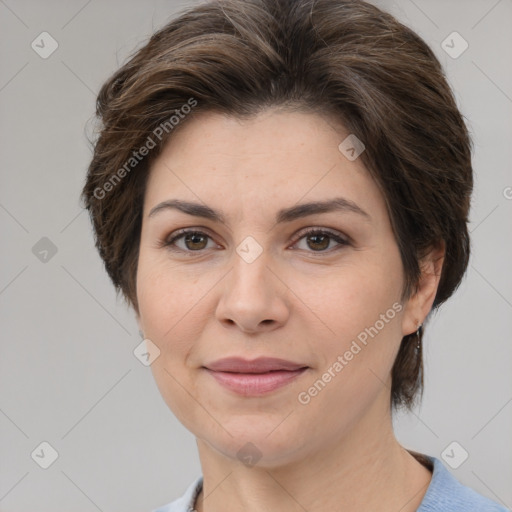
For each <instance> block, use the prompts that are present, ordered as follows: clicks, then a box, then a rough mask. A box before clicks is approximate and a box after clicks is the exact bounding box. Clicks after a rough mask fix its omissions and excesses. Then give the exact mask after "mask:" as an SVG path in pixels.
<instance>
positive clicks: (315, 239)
mask: <svg viewBox="0 0 512 512" xmlns="http://www.w3.org/2000/svg"><path fill="white" fill-rule="evenodd" d="M302 240H306V244H305V245H306V246H305V247H304V246H302V247H298V248H299V249H302V250H306V251H309V252H331V249H330V248H329V246H330V245H331V242H333V241H334V242H335V244H337V246H338V247H336V246H335V247H333V248H332V250H336V249H339V248H340V247H343V246H346V245H349V242H348V241H347V240H345V239H344V238H342V237H341V236H340V235H338V234H337V233H333V232H331V231H325V230H322V229H310V230H309V231H307V232H305V233H302V236H300V235H299V239H298V241H297V242H296V243H295V245H299V244H300V242H301V241H302Z"/></svg>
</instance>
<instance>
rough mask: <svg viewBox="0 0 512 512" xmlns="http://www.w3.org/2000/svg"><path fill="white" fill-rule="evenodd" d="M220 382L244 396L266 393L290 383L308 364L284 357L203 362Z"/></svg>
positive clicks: (233, 358)
mask: <svg viewBox="0 0 512 512" xmlns="http://www.w3.org/2000/svg"><path fill="white" fill-rule="evenodd" d="M205 368H206V370H207V371H208V373H210V375H212V377H214V378H215V380H216V381H217V382H218V383H219V384H221V385H222V386H224V387H226V388H228V389H230V390H231V391H234V392H235V393H238V394H240V395H243V396H257V395H261V394H264V393H269V392H270V391H274V390H276V389H278V388H281V387H283V386H285V385H286V384H288V383H290V382H291V381H292V380H294V379H295V378H296V377H298V376H299V375H301V374H302V373H303V372H304V371H305V370H306V369H307V366H305V365H302V364H297V363H293V362H291V361H286V360H284V359H276V358H270V357H260V358H258V359H254V360H252V361H249V360H246V359H242V358H238V357H229V358H226V359H219V360H218V361H214V362H213V363H209V364H207V365H205Z"/></svg>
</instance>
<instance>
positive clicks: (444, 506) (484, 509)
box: [417, 456, 510, 512]
mask: <svg viewBox="0 0 512 512" xmlns="http://www.w3.org/2000/svg"><path fill="white" fill-rule="evenodd" d="M427 457H428V456H427ZM428 459H429V460H430V462H431V463H432V465H433V474H432V480H431V482H430V485H429V487H428V489H427V492H426V494H425V496H424V498H423V501H422V502H421V505H420V507H419V508H418V510H417V512H434V511H435V512H443V511H446V512H468V511H472V512H510V511H509V510H508V509H507V508H505V507H504V506H502V505H500V504H498V503H497V502H495V501H493V500H491V499H489V498H486V497H485V496H483V495H481V494H479V493H477V492H476V491H475V490H473V489H471V488H470V487H467V486H466V485H463V484H462V483H460V482H459V481H458V480H457V479H456V478H455V477H454V476H453V475H452V474H451V473H450V472H449V471H448V469H447V468H445V466H444V465H443V463H442V462H441V461H440V460H439V459H437V458H436V457H428Z"/></svg>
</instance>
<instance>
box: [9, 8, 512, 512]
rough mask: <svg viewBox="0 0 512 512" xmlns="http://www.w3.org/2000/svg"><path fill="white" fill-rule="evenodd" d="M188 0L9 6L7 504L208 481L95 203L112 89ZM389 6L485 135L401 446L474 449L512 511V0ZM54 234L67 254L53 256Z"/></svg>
mask: <svg viewBox="0 0 512 512" xmlns="http://www.w3.org/2000/svg"><path fill="white" fill-rule="evenodd" d="M190 4H191V2H189V5H190ZM185 5H187V4H186V3H184V2H177V1H167V2H163V1H147V0H146V1H143V0H137V1H136V0H130V1H121V0H115V1H108V2H105V1H103V2H100V1H99V0H92V1H85V0H80V1H78V0H74V1H67V2H64V1H55V0H53V1H44V2H41V1H39V2H38V1H35V0H31V1H28V0H19V1H14V0H5V1H3V0H0V34H1V36H0V37H1V39H2V44H1V47H0V70H1V75H0V141H1V150H2V159H1V188H0V225H1V228H2V253H1V254H2V256H1V265H0V315H1V322H2V323H1V325H2V328H1V333H2V345H1V358H0V429H1V436H0V446H1V456H0V510H1V511H9V512H13V511H27V510H38V511H40V512H46V511H52V512H60V511H68V510H73V511H76V512H78V511H83V512H88V511H95V510H100V511H110V510H124V511H126V512H135V511H143V510H146V511H149V510H151V509H152V508H154V507H157V506H158V505H161V504H163V503H167V502H169V501H171V500H172V499H174V498H175V497H177V496H179V495H181V494H182V493H183V491H184V489H185V487H186V486H188V485H189V484H190V482H191V481H192V480H193V479H194V478H195V477H196V476H198V474H199V473H200V466H199V461H198V457H197V453H196V444H195V439H194V437H193V436H192V435H191V434H190V433H189V432H188V431H187V430H185V428H184V427H182V426H181V424H179V423H178V421H177V420H176V419H175V418H174V416H173V414H172V413H171V412H170V411H169V410H168V408H167V406H166V405H165V404H164V402H163V400H162V399H161V397H160V394H159V392H158V390H157V388H156V385H155V383H154V382H153V379H152V375H151V371H150V368H148V367H145V366H143V365H142V364H141V363H140V362H139V361H138V360H137V359H136V358H135V357H134V355H133V350H134V348H135V347H136V346H137V345H138V344H139V342H140V339H139V335H138V328H137V324H136V322H135V319H134V317H133V314H132V312H131V311H130V310H128V309H127V307H126V306H125V305H124V303H123V302H122V300H121V299H119V300H117V301H116V296H115V293H114V289H113V287H112V286H111V284H110V282H109V281H108V278H107V275H106V273H105V271H104V270H103V267H102V263H101V261H100V259H99V256H98V255H97V254H96V251H95V249H94V246H93V238H92V232H91V227H90V224H89V220H88V216H87V214H86V213H85V212H84V211H82V210H81V208H80V206H79V202H78V195H79V193H80V190H81V187H82V185H83V181H84V176H85V171H86V167H87V165H88V161H89V158H90V149H89V147H88V144H87V142H86V138H85V127H86V124H87V123H88V122H89V121H90V120H91V118H92V115H93V113H94V102H95V94H96V93H97V91H98V90H99V87H100V85H101V84H102V83H103V81H104V80H105V79H106V78H107V77H108V76H109V75H110V74H111V73H112V72H113V71H114V70H115V69H116V68H117V67H118V66H119V65H120V64H121V63H122V62H123V61H124V59H125V58H126V57H127V56H128V54H129V53H131V52H132V51H133V50H134V49H135V48H136V47H139V46H140V45H142V44H143V43H144V42H145V41H146V39H147V37H148V36H149V35H150V34H151V33H152V32H153V30H154V29H156V28H159V27H160V26H162V25H163V24H164V23H166V21H168V20H169V18H170V16H172V14H173V13H174V12H176V11H177V10H178V9H181V8H182V7H184V6H185ZM378 5H379V6H381V7H383V8H385V9H386V10H388V11H390V12H392V13H393V14H394V15H396V16H397V17H398V18H399V19H400V20H401V21H403V22H404V23H405V24H407V25H409V26H411V27H412V28H413V29H414V30H416V31H417V32H418V33H419V34H420V35H421V36H422V37H423V38H424V39H425V40H426V41H427V43H429V44H430V45H431V47H432V48H433V49H434V51H435V52H436V54H437V55H438V57H439V58H440V60H441V62H442V64H443V65H444V67H445V69H446V72H447V75H448V78H449V81H450V83H451V84H452V86H453V88H454V89H455V93H456V97H457V101H458V103H459V107H460V108H461V110H462V112H463V113H464V115H465V117H466V118H467V122H468V126H469V128H470V131H471V132H472V134H473V138H474V142H475V152H474V160H473V162H474V168H475V171H476V190H475V194H474V202H473V207H472V212H471V230H472V237H473V255H472V260H471V264H470V267H469V271H468V274H467V278H466V279H465V281H464V282H463V284H462V286H461V287H460V289H459V291H458V292H457V294H456V295H455V296H454V298H453V299H452V300H451V301H450V302H449V303H447V304H446V305H445V306H444V307H443V309H442V310H441V311H440V312H439V313H438V314H437V315H436V316H435V317H434V318H433V320H432V322H431V325H430V326H429V328H428V330H427V335H426V340H425V357H426V363H425V364H426V378H425V380H426V391H425V396H424V401H423V404H422V406H421V407H420V408H418V409H417V410H415V412H414V413H413V414H408V415H403V414H401V415H399V416H397V417H396V421H395V424H396V432H397V436H398V438H399V439H400V441H401V442H402V443H403V444H404V445H405V446H406V447H408V448H412V449H415V450H418V451H421V452H424V453H428V454H431V455H435V456H437V457H439V458H441V454H442V452H443V451H444V450H445V448H446V447H447V446H448V445H449V444H450V443H452V442H453V441H457V442H458V443H459V444H460V445H461V446H462V447H463V448H464V449H465V450H467V452H468V453H469V458H468V459H467V460H466V461H465V462H464V463H463V464H462V465H461V466H460V467H459V468H458V469H450V471H451V472H452V473H453V474H454V475H455V476H456V477H457V478H458V479H459V480H460V481H462V482H463V483H465V484H466V485H469V486H471V487H473V488H474V489H476V490H477V491H479V492H480V493H482V494H484V495H486V496H489V497H491V498H492V499H494V500H496V501H499V502H501V503H503V504H505V505H506V506H508V507H509V508H510V507H512V485H511V482H512V456H511V455H512V440H511V432H512V377H511V374H512V372H511V371H510V366H511V361H512V344H511V343H510V332H511V327H512V315H511V312H512V311H511V309H512V286H511V284H512V283H511V280H512V279H511V275H512V274H511V272H510V266H509V265H510V261H511V259H512V258H511V256H512V243H511V237H510V233H511V232H512V230H511V227H512V215H511V213H512V200H511V199H510V198H511V197H512V189H511V188H510V187H512V174H511V172H510V165H511V164H510V162H511V161H512V151H511V146H512V144H511V141H512V122H511V119H512V116H511V113H512V73H511V68H510V64H509V63H510V60H509V57H506V55H509V56H510V50H511V49H512V30H511V24H512V23H511V22H512V2H511V0H501V1H496V0H478V1H475V0H473V1H467V0H464V1H462V0H460V1H449V2H448V1H440V0H437V1H432V0H429V1H426V0H415V1H412V0H400V1H396V2H392V1H384V0H382V1H380V2H378ZM43 31H47V32H49V33H50V34H51V36H52V37H53V38H54V39H55V40H56V41H57V42H58V44H59V47H58V49H57V50H56V51H55V52H54V53H53V54H52V55H51V56H50V57H49V58H47V59H43V58H41V57H40V56H39V55H38V54H37V53H36V52H35V51H34V50H33V49H32V48H31V43H32V41H33V40H35V39H36V37H37V36H38V35H39V34H40V33H41V32H43ZM453 31H457V32H459V33H460V34H461V35H462V37H463V38H464V39H465V40H467V41H468V43H469V48H468V49H467V50H466V51H465V52H464V53H463V54H462V55H461V56H460V57H458V58H456V59H453V58H452V57H450V56H448V55H447V53H445V51H444V50H443V48H442V47H441V42H442V41H443V40H444V39H445V38H446V37H447V36H448V35H449V34H450V33H452V32H453ZM42 237H47V238H48V239H50V240H51V241H52V243H53V244H54V245H55V247H56V249H57V252H56V253H55V254H54V255H53V256H52V255H51V252H50V253H49V254H48V255H47V256H46V259H47V261H46V262H44V261H41V260H40V258H41V257H43V253H41V252H38V250H37V249H38V248H39V251H40V250H41V249H40V246H39V245H36V244H37V243H38V242H39V241H40V239H41V238H42ZM44 243H48V242H39V244H44ZM35 245H36V249H34V251H33V247H34V246H35ZM34 252H35V253H36V254H34ZM43 441H47V442H48V443H50V445H51V446H53V447H54V448H55V450H56V451H57V452H58V454H59V456H58V458H57V460H56V461H55V462H54V463H53V464H52V465H51V466H50V467H49V468H48V469H42V468H41V467H40V466H39V465H38V464H36V462H35V461H34V460H33V459H32V457H31V453H32V452H33V451H34V450H36V448H38V446H39V445H40V443H41V442H43ZM36 451H37V450H36ZM42 453H45V455H44V456H47V454H48V452H47V451H46V452H44V450H43V452H42ZM41 458H44V457H43V456H42V455H41ZM397 512H398V511H397Z"/></svg>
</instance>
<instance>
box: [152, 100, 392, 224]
mask: <svg viewBox="0 0 512 512" xmlns="http://www.w3.org/2000/svg"><path fill="white" fill-rule="evenodd" d="M348 135H349V133H348V132H347V131H346V129H345V128H344V127H343V126H342V125H340V124H335V123H333V121H332V120H330V119H326V118H325V117H323V116H320V115H318V114H313V113H304V112H286V111H281V110H275V109H269V110H266V111H263V112H261V113H259V114H258V115H256V116H254V117H253V118H251V119H240V118H235V117H230V116H227V115H224V114H220V113H216V112H204V113H201V114H199V115H198V116H197V117H195V118H193V119H190V120H188V121H187V123H186V124H185V125H184V126H183V127H181V128H180V130H178V131H177V132H176V133H175V134H174V135H173V136H172V137H171V138H170V140H169V141H168V143H167V145H166V146H165V148H164V149H163V151H162V153H161V154H160V155H159V157H158V158H157V159H156V160H155V162H154V163H153V165H152V167H151V170H150V175H149V179H148V184H147V188H146V197H145V202H144V215H145V216H147V214H148V212H149V211H150V209H151V208H152V207H154V205H155V204H157V203H158V202H160V201H165V200H168V199H170V198H175V197H178V198H182V199H185V200H194V201H202V202H204V203H206V204H208V205H211V206H215V208H216V209H223V207H224V206H225V207H227V206H229V205H234V204H235V203H236V200H237V199H238V201H241V202H243V205H242V206H243V207H244V208H246V209H247V210H248V211H251V210H252V211H253V212H254V213H256V212H257V211H258V210H261V209H264V210H267V209H268V208H269V207H270V206H271V205H272V204H276V203H279V204H280V205H281V206H282V205H289V204H292V203H298V202H305V201H306V200H307V201H312V200H318V199H325V198H329V197H335V196H339V195H343V196H345V197H347V199H349V200H351V201H354V202H356V203H361V204H363V205H366V206H367V208H364V207H363V208H364V209H366V210H367V211H368V209H370V208H369V205H370V204H371V205H372V209H375V208H379V207H382V206H383V198H382V197H381V194H380V192H379V190H378V188H377V186H376V185H375V183H374V181H373V179H372V178H371V177H370V175H369V173H368V172H367V170H366V169H365V167H364V165H363V163H362V161H361V159H360V158H357V159H356V160H354V161H351V160H349V159H348V158H347V157H346V156H345V155H344V154H343V153H342V152H341V151H340V149H339V145H340V143H341V142H342V141H343V140H345V139H346V137H347V136H348ZM301 200H303V201H301Z"/></svg>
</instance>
